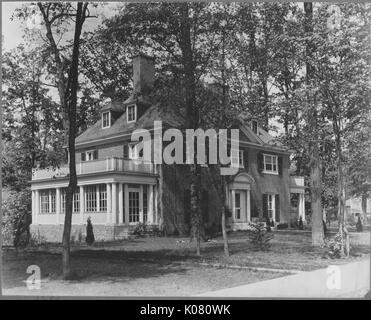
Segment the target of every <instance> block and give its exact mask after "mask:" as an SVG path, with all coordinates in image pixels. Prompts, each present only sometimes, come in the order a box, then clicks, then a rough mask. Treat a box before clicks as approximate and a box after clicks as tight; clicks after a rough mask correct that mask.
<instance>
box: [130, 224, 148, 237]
mask: <svg viewBox="0 0 371 320" xmlns="http://www.w3.org/2000/svg"><path fill="white" fill-rule="evenodd" d="M146 233H147V225H146V224H145V223H144V222H138V224H137V225H136V226H135V229H134V231H133V234H134V235H136V236H138V237H143V236H144V235H145V234H146Z"/></svg>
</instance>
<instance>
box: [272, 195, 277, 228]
mask: <svg viewBox="0 0 371 320" xmlns="http://www.w3.org/2000/svg"><path fill="white" fill-rule="evenodd" d="M272 211H273V215H272V219H273V221H274V222H276V195H275V194H272Z"/></svg>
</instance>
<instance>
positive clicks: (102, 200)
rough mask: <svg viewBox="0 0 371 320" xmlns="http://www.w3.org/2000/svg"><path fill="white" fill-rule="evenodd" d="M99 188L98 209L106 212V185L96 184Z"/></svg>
mask: <svg viewBox="0 0 371 320" xmlns="http://www.w3.org/2000/svg"><path fill="white" fill-rule="evenodd" d="M98 190H99V211H100V212H107V201H108V200H107V186H106V185H105V184H100V185H98Z"/></svg>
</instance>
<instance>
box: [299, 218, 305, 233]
mask: <svg viewBox="0 0 371 320" xmlns="http://www.w3.org/2000/svg"><path fill="white" fill-rule="evenodd" d="M303 229H304V225H303V218H302V217H301V216H300V218H299V230H303Z"/></svg>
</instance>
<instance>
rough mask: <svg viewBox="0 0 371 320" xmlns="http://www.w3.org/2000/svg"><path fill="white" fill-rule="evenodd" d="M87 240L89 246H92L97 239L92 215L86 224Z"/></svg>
mask: <svg viewBox="0 0 371 320" xmlns="http://www.w3.org/2000/svg"><path fill="white" fill-rule="evenodd" d="M85 241H86V243H87V244H88V245H89V246H91V245H92V244H93V243H94V241H95V238H94V232H93V225H92V223H91V219H90V217H89V218H88V220H87V224H86V239H85Z"/></svg>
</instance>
